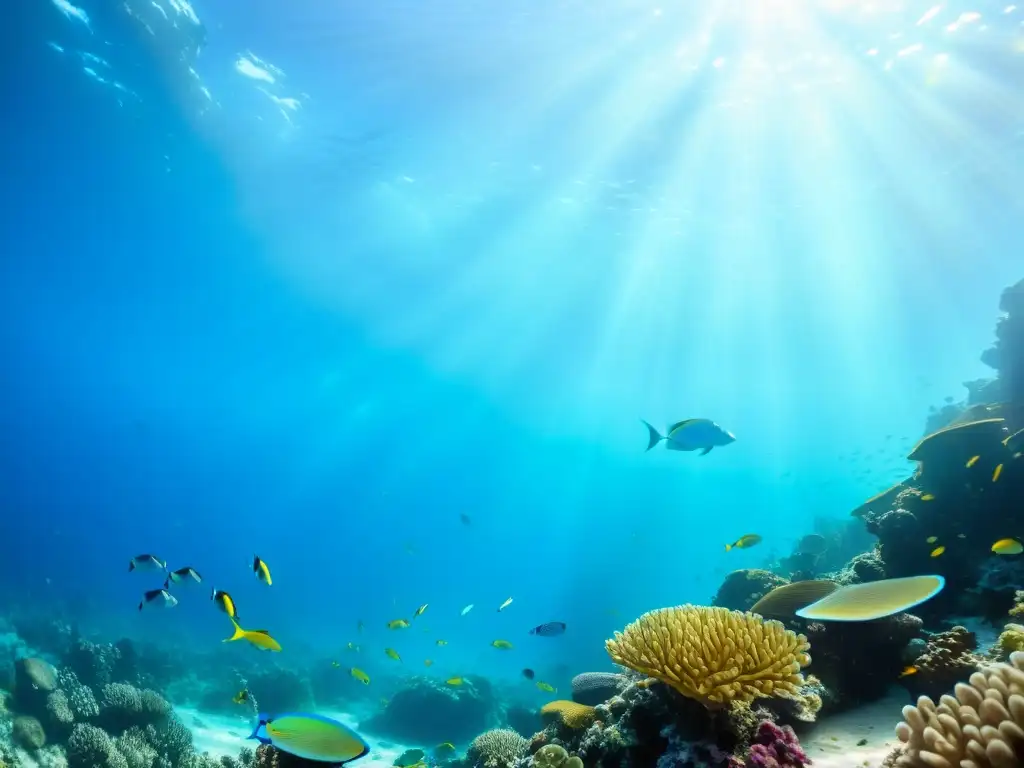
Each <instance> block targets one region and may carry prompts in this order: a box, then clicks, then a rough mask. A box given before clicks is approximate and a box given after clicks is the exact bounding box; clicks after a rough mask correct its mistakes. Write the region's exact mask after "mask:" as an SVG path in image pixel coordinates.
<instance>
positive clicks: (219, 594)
mask: <svg viewBox="0 0 1024 768" xmlns="http://www.w3.org/2000/svg"><path fill="white" fill-rule="evenodd" d="M210 599H211V600H213V602H214V603H215V604H216V606H217V607H218V608H220V609H221V610H222V611H224V613H226V614H227V615H228V616H229V617H230V618H231V619H232V620H234V621H237V620H238V612H237V611H236V610H235V601H234V600H233V599H232V597H231V595H229V594H228V593H227V592H223V591H221V590H219V589H215V590H213V594H212V595H210Z"/></svg>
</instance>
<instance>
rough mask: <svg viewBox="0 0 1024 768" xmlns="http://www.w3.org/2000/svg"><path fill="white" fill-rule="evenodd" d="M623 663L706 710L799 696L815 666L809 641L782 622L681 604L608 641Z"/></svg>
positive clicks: (614, 657) (643, 619)
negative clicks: (809, 670)
mask: <svg viewBox="0 0 1024 768" xmlns="http://www.w3.org/2000/svg"><path fill="white" fill-rule="evenodd" d="M605 648H606V649H607V651H608V654H609V655H610V656H611V657H612V660H613V661H614V662H615V663H616V664H621V665H622V666H624V667H629V668H630V669H632V670H635V671H637V672H640V673H641V674H644V675H647V676H649V677H653V678H656V679H658V680H661V681H662V682H663V683H666V684H667V685H670V686H672V687H673V688H675V689H676V690H677V691H679V693H681V694H683V695H684V696H687V697H689V698H691V699H696V700H697V701H700V702H702V703H703V704H704V705H705V706H709V707H715V706H723V705H726V704H728V703H729V702H731V701H741V702H750V701H753V700H754V699H756V698H759V697H767V696H782V697H790V698H795V697H796V696H798V695H799V692H798V689H799V687H800V686H801V685H802V684H803V676H802V675H801V674H800V670H801V668H803V667H805V666H807V665H808V664H810V662H811V657H810V656H809V655H808V654H807V651H808V650H809V649H810V645H809V644H808V642H807V638H806V637H804V636H803V635H798V634H796V633H794V632H791V631H789V630H788V629H786V628H785V627H784V626H783V625H782V624H781V623H780V622H778V621H766V620H765V619H763V618H762V617H760V616H757V615H755V614H752V613H740V612H739V611H730V610H729V609H727V608H708V607H705V606H693V605H681V606H677V607H675V608H662V609H660V610H657V611H651V612H649V613H645V614H644V615H643V616H641V617H640V618H639V619H637V620H636V621H634V622H633V623H632V624H630V625H629V626H627V627H626V628H625V630H623V631H622V632H616V633H615V637H614V638H613V639H611V640H608V641H606V642H605Z"/></svg>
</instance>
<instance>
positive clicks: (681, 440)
mask: <svg viewBox="0 0 1024 768" xmlns="http://www.w3.org/2000/svg"><path fill="white" fill-rule="evenodd" d="M641 421H643V423H644V425H645V426H646V427H647V433H648V436H647V450H648V451H649V450H651V448H653V447H654V446H656V445H657V444H658V443H660V442H661V441H663V440H664V441H665V447H666V448H668V449H669V450H670V451H698V450H699V451H700V455H701V456H706V455H707V454H708V453H710V452H711V449H712V448H716V447H718V446H723V445H729V443H734V442H736V437H735V435H733V434H732V432H729V431H728V430H725V429H722V428H721V427H720V426H718V425H717V424H715V422H713V421H711V419H683V420H682V421H677V422H676V423H675V424H669V426H668V428H667V429H666V430H665V432H666V434H664V435H662V434H661V433H660V432H658V430H657V429H655V428H654V427H653V426H652V425H651V424H649V423H648V422H646V421H644V420H643V419H641Z"/></svg>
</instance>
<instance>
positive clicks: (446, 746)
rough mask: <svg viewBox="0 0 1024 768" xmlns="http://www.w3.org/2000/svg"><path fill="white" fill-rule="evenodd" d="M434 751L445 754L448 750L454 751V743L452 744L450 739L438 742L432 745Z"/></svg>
mask: <svg viewBox="0 0 1024 768" xmlns="http://www.w3.org/2000/svg"><path fill="white" fill-rule="evenodd" d="M434 751H435V752H438V753H440V754H446V753H449V752H454V751H455V745H454V744H452V743H451V742H450V741H446V742H444V743H443V744H438V745H437V746H436V747H434Z"/></svg>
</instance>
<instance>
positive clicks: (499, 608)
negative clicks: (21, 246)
mask: <svg viewBox="0 0 1024 768" xmlns="http://www.w3.org/2000/svg"><path fill="white" fill-rule="evenodd" d="M510 605H512V598H511V597H510V598H509V599H508V600H506V601H505V602H504V603H502V604H501V605H499V606H498V613H501V612H502V611H504V610H505V609H506V608H508V607H509V606H510Z"/></svg>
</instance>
